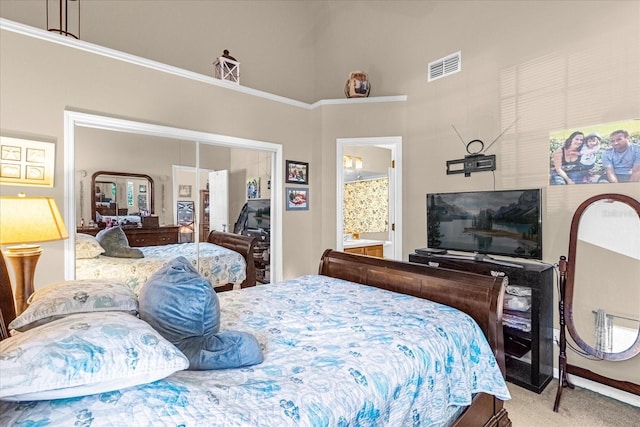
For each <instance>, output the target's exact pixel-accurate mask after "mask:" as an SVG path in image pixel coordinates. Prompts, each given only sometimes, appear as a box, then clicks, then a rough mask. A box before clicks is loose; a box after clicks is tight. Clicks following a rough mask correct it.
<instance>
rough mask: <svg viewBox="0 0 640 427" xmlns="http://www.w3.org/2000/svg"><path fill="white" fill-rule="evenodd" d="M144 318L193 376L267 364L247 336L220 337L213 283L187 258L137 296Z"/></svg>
mask: <svg viewBox="0 0 640 427" xmlns="http://www.w3.org/2000/svg"><path fill="white" fill-rule="evenodd" d="M138 303H139V309H140V318H141V319H143V320H145V321H147V322H149V324H150V325H151V326H153V328H154V329H155V330H157V331H158V332H159V333H160V334H162V336H164V337H165V338H166V339H168V340H169V341H170V342H172V343H173V344H175V345H176V347H178V348H179V349H180V350H181V351H182V352H183V353H184V355H185V356H187V358H188V359H189V369H190V370H205V369H226V368H238V367H241V366H250V365H255V364H257V363H261V362H262V350H261V349H260V344H259V343H258V341H257V340H256V339H255V337H254V336H253V335H251V334H248V333H246V332H235V331H224V332H220V303H219V302H218V296H217V294H216V292H215V291H214V290H213V286H211V283H209V281H208V280H207V279H205V278H204V277H202V276H201V275H200V273H198V271H197V270H196V269H195V268H194V267H193V266H192V265H191V263H190V262H189V260H188V259H186V258H185V257H178V258H175V259H173V260H171V261H169V262H168V263H167V264H165V265H164V266H163V267H162V268H161V269H160V270H158V271H156V272H155V273H154V274H153V275H152V276H151V277H150V278H149V280H148V281H147V283H145V285H144V286H143V287H142V290H141V291H140V294H139V296H138Z"/></svg>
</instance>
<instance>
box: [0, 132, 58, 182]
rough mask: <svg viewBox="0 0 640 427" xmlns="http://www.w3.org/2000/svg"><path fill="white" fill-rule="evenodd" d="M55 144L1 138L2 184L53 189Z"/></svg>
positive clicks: (0, 169)
mask: <svg viewBox="0 0 640 427" xmlns="http://www.w3.org/2000/svg"><path fill="white" fill-rule="evenodd" d="M54 167H55V144H54V143H52V142H42V141H31V140H28V139H19V138H10V137H7V136H0V182H1V183H2V184H14V185H33V186H41V187H53V175H54Z"/></svg>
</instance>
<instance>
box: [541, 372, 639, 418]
mask: <svg viewBox="0 0 640 427" xmlns="http://www.w3.org/2000/svg"><path fill="white" fill-rule="evenodd" d="M558 375H559V374H558V369H556V368H554V369H553V378H555V379H558ZM569 375H570V378H569V379H570V381H571V383H572V384H573V385H575V386H576V387H582V388H584V389H587V390H591V391H593V392H595V393H599V394H602V395H604V396H607V397H610V398H612V399H616V400H619V401H620V402H624V403H627V404H629V405H632V406H637V407H638V408H640V396H638V395H636V394H633V393H628V392H626V391H623V390H618V389H617V388H613V387H609V386H606V385H604V384H600V383H598V382H595V381H591V380H588V379H586V378H582V377H579V376H577V375H571V374H569ZM549 386H552V384H549ZM557 386H558V385H557V384H555V387H557Z"/></svg>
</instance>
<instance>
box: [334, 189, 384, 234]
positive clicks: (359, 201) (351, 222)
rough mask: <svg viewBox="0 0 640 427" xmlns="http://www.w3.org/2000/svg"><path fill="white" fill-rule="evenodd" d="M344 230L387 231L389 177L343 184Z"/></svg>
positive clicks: (362, 231) (359, 231) (360, 231)
mask: <svg viewBox="0 0 640 427" xmlns="http://www.w3.org/2000/svg"><path fill="white" fill-rule="evenodd" d="M343 199H344V206H343V208H344V230H345V232H346V231H351V232H353V231H356V232H358V233H375V232H381V231H387V225H388V224H387V222H388V218H389V179H387V178H382V179H374V180H369V181H358V182H350V183H347V184H345V185H344V198H343Z"/></svg>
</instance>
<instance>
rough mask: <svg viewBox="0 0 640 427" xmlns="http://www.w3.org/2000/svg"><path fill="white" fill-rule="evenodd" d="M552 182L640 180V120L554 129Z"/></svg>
mask: <svg viewBox="0 0 640 427" xmlns="http://www.w3.org/2000/svg"><path fill="white" fill-rule="evenodd" d="M549 140H550V145H549V156H550V161H551V167H550V183H551V185H567V184H608V183H619V182H640V120H639V119H632V120H624V121H619V122H612V123H606V124H601V125H595V126H584V127H583V128H579V129H566V130H562V131H557V132H552V133H551V134H550V137H549Z"/></svg>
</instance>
